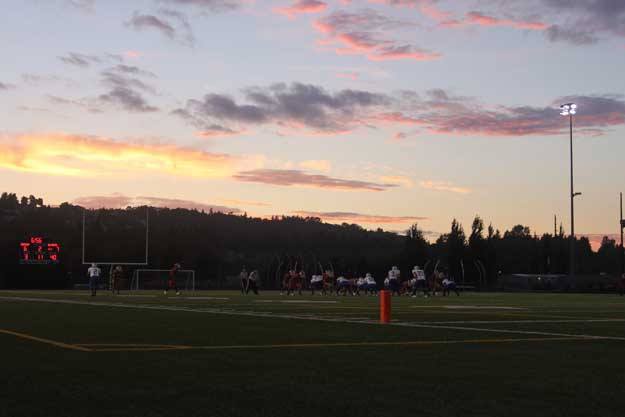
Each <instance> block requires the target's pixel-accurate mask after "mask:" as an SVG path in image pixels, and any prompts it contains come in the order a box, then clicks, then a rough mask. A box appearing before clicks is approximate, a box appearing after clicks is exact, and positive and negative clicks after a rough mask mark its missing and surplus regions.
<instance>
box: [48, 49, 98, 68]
mask: <svg viewBox="0 0 625 417" xmlns="http://www.w3.org/2000/svg"><path fill="white" fill-rule="evenodd" d="M58 59H60V60H61V61H62V62H64V63H66V64H68V65H74V66H76V67H80V68H87V67H89V66H91V64H99V63H101V62H102V59H101V58H99V57H98V56H95V55H87V54H80V53H77V52H70V53H68V54H67V55H66V56H59V57H58Z"/></svg>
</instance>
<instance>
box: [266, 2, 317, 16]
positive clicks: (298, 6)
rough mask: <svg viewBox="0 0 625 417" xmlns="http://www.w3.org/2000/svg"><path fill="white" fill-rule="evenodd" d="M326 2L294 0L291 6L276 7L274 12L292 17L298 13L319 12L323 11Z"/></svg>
mask: <svg viewBox="0 0 625 417" xmlns="http://www.w3.org/2000/svg"><path fill="white" fill-rule="evenodd" d="M327 7H328V4H327V3H325V2H323V1H319V0H296V1H295V2H293V4H292V5H291V6H288V7H276V8H274V9H273V10H274V12H276V13H279V14H283V15H285V16H288V17H289V18H291V19H293V18H295V17H297V15H299V14H311V13H321V12H323V11H325V10H326V9H327Z"/></svg>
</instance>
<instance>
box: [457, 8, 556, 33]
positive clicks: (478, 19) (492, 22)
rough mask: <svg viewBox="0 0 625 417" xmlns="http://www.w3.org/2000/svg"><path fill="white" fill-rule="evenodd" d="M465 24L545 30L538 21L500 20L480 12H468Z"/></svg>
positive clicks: (542, 24) (544, 25)
mask: <svg viewBox="0 0 625 417" xmlns="http://www.w3.org/2000/svg"><path fill="white" fill-rule="evenodd" d="M465 21H466V23H468V24H471V25H479V26H509V27H512V28H515V29H525V30H545V29H546V28H547V26H548V25H547V24H545V23H542V22H538V21H523V20H512V19H500V18H497V17H493V16H488V15H486V14H484V13H482V12H476V11H473V12H469V13H467V15H466V18H465Z"/></svg>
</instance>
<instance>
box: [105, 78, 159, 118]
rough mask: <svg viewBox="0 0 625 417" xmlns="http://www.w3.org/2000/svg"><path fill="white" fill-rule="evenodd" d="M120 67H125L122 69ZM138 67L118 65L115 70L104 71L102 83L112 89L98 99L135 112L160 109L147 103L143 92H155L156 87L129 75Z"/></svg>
mask: <svg viewBox="0 0 625 417" xmlns="http://www.w3.org/2000/svg"><path fill="white" fill-rule="evenodd" d="M120 67H121V68H123V69H121V70H120ZM134 68H136V67H126V66H117V67H115V68H113V70H107V71H103V72H102V73H101V75H102V84H104V85H106V86H107V87H109V88H110V90H109V91H108V92H107V93H105V94H101V95H100V96H99V97H98V99H99V101H100V102H103V103H105V104H112V105H114V106H116V107H119V108H121V109H124V110H126V111H129V112H134V113H149V112H155V111H158V110H159V109H158V107H155V106H152V105H150V104H148V103H147V100H146V99H145V98H144V97H143V95H142V93H141V92H148V93H152V94H155V93H156V90H155V89H154V87H152V86H150V85H148V84H146V83H145V82H144V81H142V80H140V79H138V78H132V77H128V76H127V75H126V74H128V73H129V72H128V70H129V69H131V70H130V71H131V72H130V73H132V71H134ZM120 72H121V73H120Z"/></svg>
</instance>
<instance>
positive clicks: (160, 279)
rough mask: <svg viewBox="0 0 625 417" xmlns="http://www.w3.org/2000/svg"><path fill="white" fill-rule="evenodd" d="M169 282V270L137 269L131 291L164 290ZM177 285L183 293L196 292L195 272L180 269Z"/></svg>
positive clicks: (177, 275)
mask: <svg viewBox="0 0 625 417" xmlns="http://www.w3.org/2000/svg"><path fill="white" fill-rule="evenodd" d="M168 280H169V269H136V270H135V272H134V274H133V275H132V281H131V283H130V290H131V291H137V290H162V289H164V288H165V287H166V284H167V281H168ZM176 285H177V286H178V289H179V290H182V291H195V271H194V270H192V269H179V270H178V272H176Z"/></svg>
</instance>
